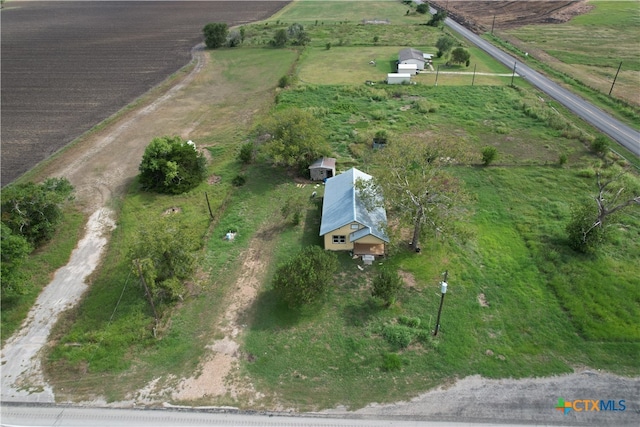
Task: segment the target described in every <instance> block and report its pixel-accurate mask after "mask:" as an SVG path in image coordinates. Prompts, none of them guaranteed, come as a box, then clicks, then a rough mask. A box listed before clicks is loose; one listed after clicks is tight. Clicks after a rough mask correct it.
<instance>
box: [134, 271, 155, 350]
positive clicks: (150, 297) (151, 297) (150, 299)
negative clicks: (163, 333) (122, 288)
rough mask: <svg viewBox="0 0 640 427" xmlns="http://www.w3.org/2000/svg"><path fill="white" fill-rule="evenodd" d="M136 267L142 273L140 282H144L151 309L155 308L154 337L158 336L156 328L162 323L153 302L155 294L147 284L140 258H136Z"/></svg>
mask: <svg viewBox="0 0 640 427" xmlns="http://www.w3.org/2000/svg"><path fill="white" fill-rule="evenodd" d="M135 262H136V267H138V274H139V275H140V282H142V286H144V293H145V294H147V298H148V299H149V304H150V305H151V309H152V310H153V317H154V318H155V320H156V326H155V328H153V337H154V338H155V337H156V330H157V328H158V323H160V318H159V317H158V312H157V311H156V306H155V304H154V303H153V296H151V292H150V291H149V287H148V286H147V281H146V280H144V275H143V274H142V267H140V260H138V259H137V260H136V261H135Z"/></svg>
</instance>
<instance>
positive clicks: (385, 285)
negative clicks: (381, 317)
mask: <svg viewBox="0 0 640 427" xmlns="http://www.w3.org/2000/svg"><path fill="white" fill-rule="evenodd" d="M401 288H402V278H401V277H400V275H398V272H397V271H395V270H389V269H386V268H383V269H381V270H380V271H379V272H378V274H377V275H376V277H375V278H374V279H373V289H372V291H371V295H372V296H373V297H374V298H380V299H381V300H383V301H384V303H385V305H386V306H387V307H390V306H391V305H392V304H393V303H394V302H396V297H397V296H398V292H399V291H400V289H401Z"/></svg>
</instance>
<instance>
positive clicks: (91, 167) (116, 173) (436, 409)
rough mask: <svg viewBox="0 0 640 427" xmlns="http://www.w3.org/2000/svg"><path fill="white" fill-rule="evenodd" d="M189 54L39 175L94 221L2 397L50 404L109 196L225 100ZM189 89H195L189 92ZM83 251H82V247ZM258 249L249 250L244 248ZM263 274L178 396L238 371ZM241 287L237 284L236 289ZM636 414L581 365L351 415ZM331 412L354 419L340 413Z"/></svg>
mask: <svg viewBox="0 0 640 427" xmlns="http://www.w3.org/2000/svg"><path fill="white" fill-rule="evenodd" d="M194 56H195V58H196V62H195V66H194V68H193V71H191V72H190V73H189V74H188V75H186V76H185V77H184V78H183V79H182V80H181V81H180V82H179V84H177V85H176V86H174V87H173V88H172V89H170V90H169V91H168V92H166V93H165V94H163V95H162V96H160V97H159V98H157V99H155V100H153V101H152V102H150V103H148V104H147V105H145V106H143V107H141V108H139V109H137V110H135V111H131V112H129V113H128V114H126V115H125V116H124V117H122V118H121V119H120V120H118V121H117V122H116V123H113V124H112V125H110V126H108V127H107V128H105V129H103V130H102V131H101V132H99V133H97V134H94V135H92V136H91V137H89V138H88V139H87V140H86V141H85V142H84V143H82V144H78V145H77V146H75V147H73V148H72V149H69V150H68V151H67V152H65V153H64V154H63V155H62V156H60V157H59V158H57V159H55V160H54V161H52V162H51V163H50V164H49V165H48V166H47V170H46V171H44V173H46V174H48V175H53V176H66V177H67V178H68V179H69V180H70V181H71V182H72V184H73V185H74V186H75V187H76V188H77V191H78V195H77V196H78V199H79V201H80V202H81V203H82V205H83V207H84V209H85V210H86V211H87V213H88V214H90V215H91V218H90V220H89V223H88V225H87V229H86V235H85V237H84V239H83V241H85V242H86V243H84V244H83V243H81V244H79V246H78V248H77V249H76V250H75V251H74V254H73V255H72V260H71V262H70V264H69V266H67V268H63V269H61V270H59V271H58V274H57V275H56V280H57V282H56V280H54V282H52V283H51V284H50V285H49V286H48V287H47V289H46V290H45V291H44V292H43V294H42V295H43V296H44V295H48V293H50V292H55V291H57V290H61V289H64V292H65V295H58V294H55V295H54V296H48V297H43V298H41V299H38V301H37V303H36V305H35V306H34V308H33V310H32V313H30V315H29V320H28V322H27V324H26V327H25V328H23V329H22V330H21V331H20V332H19V333H18V334H16V336H15V337H12V338H11V339H10V340H9V341H8V342H7V343H6V345H5V347H4V348H3V350H2V364H3V365H2V401H31V402H34V401H40V402H43V401H44V402H53V401H55V397H54V395H53V392H52V390H51V387H49V386H48V385H47V384H46V382H45V381H44V379H43V376H42V373H41V370H40V361H39V359H38V353H39V351H40V349H41V348H42V346H43V345H44V344H45V343H46V340H47V337H48V331H49V330H50V327H51V326H52V325H53V323H54V322H55V320H56V318H57V314H59V313H60V311H62V310H63V309H64V308H65V307H67V306H68V305H69V304H73V303H75V301H77V299H78V298H79V296H80V295H81V294H82V292H83V290H84V288H85V286H86V285H85V284H84V278H85V277H86V276H87V275H88V274H89V273H90V272H91V271H92V270H93V268H94V267H95V262H94V261H92V260H98V259H99V256H100V252H101V249H102V248H103V247H104V245H105V244H106V239H107V238H108V231H109V229H110V228H111V227H112V226H113V222H112V217H111V215H112V214H111V212H110V210H109V205H110V202H111V200H112V199H113V198H117V197H120V196H121V195H122V194H123V192H124V190H125V188H126V186H127V185H128V183H130V181H131V179H132V178H133V177H134V176H135V175H136V173H137V167H138V163H139V159H140V158H141V155H142V153H143V151H144V147H145V146H146V144H147V143H148V142H149V141H150V140H151V138H153V137H154V136H157V135H162V134H176V133H177V134H179V135H180V136H182V137H183V138H191V139H194V140H196V141H197V140H198V123H199V122H200V121H201V120H202V119H203V117H202V116H199V115H198V114H194V112H198V111H205V110H206V109H200V108H199V107H200V106H202V105H205V104H209V105H210V104H211V103H212V100H217V99H223V98H224V97H225V96H227V94H225V93H224V92H221V91H219V90H218V88H216V86H215V84H214V82H215V73H216V70H214V69H212V68H213V67H207V55H204V54H203V51H202V50H201V49H196V50H194ZM193 87H197V88H198V90H193ZM177 130H179V131H177ZM256 244H262V243H259V242H257V243H256ZM82 248H88V249H89V250H84V251H83V249H82ZM255 249H256V248H253V247H252V248H249V251H252V250H255ZM249 258H250V257H249ZM265 268H266V263H264V262H261V263H256V264H255V265H253V264H252V265H247V266H245V270H246V274H244V275H241V277H242V279H241V280H242V281H243V283H245V282H246V283H245V284H246V285H247V286H246V288H247V293H246V294H243V295H241V296H240V297H238V298H236V299H234V302H233V304H230V306H229V309H228V310H227V311H226V312H225V318H226V319H227V320H229V321H230V322H229V323H228V325H230V329H229V330H228V331H227V332H228V337H226V338H225V339H223V340H220V341H219V342H218V343H216V345H214V346H212V348H211V351H212V357H211V358H210V359H209V360H207V361H205V362H204V364H203V367H204V369H202V367H201V368H199V369H198V371H197V372H198V373H194V376H193V377H192V378H185V379H184V381H183V382H182V386H181V388H180V390H178V391H177V395H176V397H178V398H179V397H181V396H182V397H184V396H183V395H184V394H185V393H188V397H189V398H190V399H195V398H196V397H197V396H196V395H194V393H197V392H198V390H200V393H202V394H201V397H203V398H204V397H206V395H207V394H209V395H210V394H211V393H212V392H215V389H214V387H213V386H211V384H209V385H207V386H206V387H202V388H201V387H200V384H201V383H202V382H204V383H206V381H199V379H200V378H202V379H203V380H206V377H203V376H202V372H207V369H208V368H209V367H211V366H213V365H212V364H211V362H212V361H214V360H217V361H218V362H220V363H223V364H226V365H225V369H224V371H225V372H227V375H233V374H234V373H235V370H236V369H237V365H234V364H233V363H232V362H233V360H232V358H233V353H234V352H235V349H236V348H237V343H236V342H234V341H233V339H234V337H235V334H236V331H235V330H234V328H233V326H234V325H235V323H234V319H236V316H237V314H238V313H239V312H242V311H243V310H244V309H246V308H247V307H249V306H250V304H251V303H252V301H253V298H254V297H255V295H256V289H255V284H256V283H260V282H259V280H258V281H256V280H253V279H258V278H260V277H261V276H262V275H263V274H264V270H265ZM242 285H243V284H242V283H238V286H242ZM207 362H208V363H207ZM227 365H228V366H227ZM220 380H221V378H218V381H220ZM214 385H215V384H214ZM221 390H223V389H221ZM247 390H250V391H252V392H254V393H255V396H256V397H257V398H259V390H257V391H254V390H252V387H251V385H250V384H249V385H247V386H246V387H245V390H244V391H247ZM227 391H228V390H227ZM132 395H134V396H137V398H134V399H133V400H132V401H128V402H118V403H114V404H112V405H113V406H132V405H135V404H136V403H137V404H163V403H164V401H163V400H162V399H163V397H162V393H158V394H155V393H149V392H148V390H147V391H143V390H141V391H139V392H137V393H136V392H133V393H132ZM558 398H564V399H567V400H573V399H604V400H610V399H611V400H615V401H619V400H625V401H626V410H625V411H622V412H607V413H604V412H602V413H601V412H593V413H585V412H576V411H573V412H572V413H569V414H567V415H564V414H562V413H561V412H560V411H556V410H555V409H554V406H555V404H556V403H557V400H558ZM639 411H640V379H638V378H623V377H618V376H613V375H609V374H606V373H600V372H597V371H591V370H586V369H585V370H580V371H579V372H576V373H574V374H571V375H565V376H560V377H552V378H532V379H521V380H510V379H507V380H488V379H484V378H480V377H477V376H473V377H468V378H465V379H461V380H460V381H458V382H456V383H455V384H452V385H449V386H448V387H443V388H439V389H436V390H432V391H429V392H427V393H426V394H424V395H422V396H420V397H418V398H416V399H414V400H412V401H411V402H401V403H397V404H393V405H377V404H372V405H370V406H368V407H366V408H363V409H361V410H359V411H356V413H355V415H358V416H365V417H367V416H373V417H402V418H409V419H442V420H452V421H462V420H466V421H484V422H499V423H502V422H527V423H528V422H533V423H549V424H564V425H571V424H580V425H626V424H629V425H632V424H637V422H638V420H639V419H640V412H639ZM328 412H329V413H332V414H334V415H337V414H342V413H349V415H350V416H353V415H354V413H353V412H349V411H347V410H346V409H345V408H336V409H334V410H332V411H328Z"/></svg>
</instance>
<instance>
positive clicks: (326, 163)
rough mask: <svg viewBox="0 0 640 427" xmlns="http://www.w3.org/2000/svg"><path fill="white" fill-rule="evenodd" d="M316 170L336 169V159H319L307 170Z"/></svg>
mask: <svg viewBox="0 0 640 427" xmlns="http://www.w3.org/2000/svg"><path fill="white" fill-rule="evenodd" d="M318 168H329V169H335V168H336V159H334V158H333V157H323V158H321V159H318V160H316V161H315V162H313V163H312V164H311V166H309V169H318Z"/></svg>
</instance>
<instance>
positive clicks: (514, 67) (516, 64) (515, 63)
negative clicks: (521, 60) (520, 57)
mask: <svg viewBox="0 0 640 427" xmlns="http://www.w3.org/2000/svg"><path fill="white" fill-rule="evenodd" d="M517 66H518V63H517V62H515V61H514V62H513V74H511V86H513V79H514V77H515V76H516V67H517Z"/></svg>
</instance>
